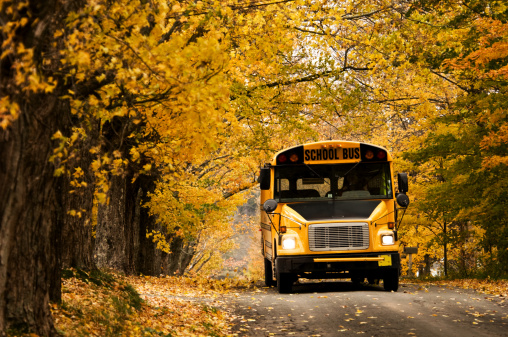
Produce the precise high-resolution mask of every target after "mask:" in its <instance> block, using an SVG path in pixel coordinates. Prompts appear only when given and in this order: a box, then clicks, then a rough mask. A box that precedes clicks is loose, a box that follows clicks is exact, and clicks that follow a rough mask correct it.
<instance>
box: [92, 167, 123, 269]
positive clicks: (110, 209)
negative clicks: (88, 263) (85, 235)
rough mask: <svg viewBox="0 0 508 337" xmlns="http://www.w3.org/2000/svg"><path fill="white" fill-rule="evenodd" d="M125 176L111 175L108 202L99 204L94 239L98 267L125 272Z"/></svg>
mask: <svg viewBox="0 0 508 337" xmlns="http://www.w3.org/2000/svg"><path fill="white" fill-rule="evenodd" d="M126 188H127V186H126V178H125V177H121V176H112V177H111V179H110V187H109V190H108V203H107V204H105V205H102V204H99V207H98V213H97V228H96V235H95V237H96V240H95V263H96V264H97V267H99V268H108V269H114V270H116V271H119V272H123V273H127V272H128V266H129V262H128V259H127V253H126V236H127V235H126V231H127V230H128V228H127V226H126V219H125V194H126Z"/></svg>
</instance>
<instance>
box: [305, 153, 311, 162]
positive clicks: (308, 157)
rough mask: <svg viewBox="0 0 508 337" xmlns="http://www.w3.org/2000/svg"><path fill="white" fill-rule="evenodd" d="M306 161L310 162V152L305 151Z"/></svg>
mask: <svg viewBox="0 0 508 337" xmlns="http://www.w3.org/2000/svg"><path fill="white" fill-rule="evenodd" d="M305 160H306V161H309V160H310V150H305Z"/></svg>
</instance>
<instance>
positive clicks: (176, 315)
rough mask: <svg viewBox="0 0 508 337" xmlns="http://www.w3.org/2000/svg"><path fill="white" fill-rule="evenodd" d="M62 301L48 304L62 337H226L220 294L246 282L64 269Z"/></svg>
mask: <svg viewBox="0 0 508 337" xmlns="http://www.w3.org/2000/svg"><path fill="white" fill-rule="evenodd" d="M63 276H64V277H63V285H62V302H61V303H60V304H52V307H51V309H52V313H53V318H54V321H55V326H56V328H57V330H58V332H59V333H60V334H62V335H63V336H105V337H107V336H166V337H170V336H229V335H231V321H232V315H230V314H229V313H228V312H227V311H225V310H224V309H221V305H222V302H221V301H222V296H221V294H223V293H225V292H228V291H231V290H232V289H234V288H236V287H239V286H240V287H250V286H251V284H250V282H247V281H242V280H237V279H225V280H220V281H219V280H213V279H207V278H198V277H194V278H188V277H149V276H135V277H134V276H130V277H125V276H122V275H118V274H114V273H109V272H104V271H91V272H85V271H81V270H75V269H73V270H66V271H64V274H63Z"/></svg>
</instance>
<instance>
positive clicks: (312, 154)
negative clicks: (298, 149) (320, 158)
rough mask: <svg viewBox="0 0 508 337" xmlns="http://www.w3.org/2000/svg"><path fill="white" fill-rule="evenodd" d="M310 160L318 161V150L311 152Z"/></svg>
mask: <svg viewBox="0 0 508 337" xmlns="http://www.w3.org/2000/svg"><path fill="white" fill-rule="evenodd" d="M310 159H311V160H316V150H310Z"/></svg>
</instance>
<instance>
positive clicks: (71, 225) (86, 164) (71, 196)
mask: <svg viewBox="0 0 508 337" xmlns="http://www.w3.org/2000/svg"><path fill="white" fill-rule="evenodd" d="M96 137H97V130H91V131H90V134H89V135H88V136H87V138H86V139H84V140H82V141H81V142H80V143H79V144H78V145H76V150H75V152H74V155H75V157H74V159H73V161H72V164H71V165H70V167H69V169H70V170H71V172H74V170H75V169H76V168H78V167H80V168H81V169H82V170H83V176H82V177H80V178H79V179H80V181H83V182H86V184H87V186H86V187H79V188H75V187H72V186H71V178H70V177H64V179H63V184H62V185H63V187H62V192H61V193H60V196H61V198H62V201H61V203H62V205H63V209H64V210H74V211H76V212H80V215H79V216H78V215H70V214H68V213H67V212H65V213H64V214H63V215H62V216H63V217H64V220H63V224H64V225H63V228H62V238H61V241H62V252H61V255H62V267H63V268H71V267H73V268H79V269H85V270H91V269H94V268H95V263H94V260H93V247H94V239H93V237H92V221H93V220H92V212H93V195H94V175H93V173H92V171H91V168H90V165H91V163H92V159H93V158H92V156H91V154H90V148H91V147H92V145H93V140H94V139H95V138H96Z"/></svg>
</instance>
